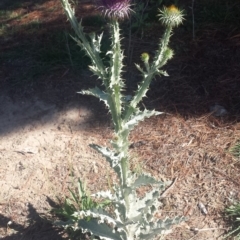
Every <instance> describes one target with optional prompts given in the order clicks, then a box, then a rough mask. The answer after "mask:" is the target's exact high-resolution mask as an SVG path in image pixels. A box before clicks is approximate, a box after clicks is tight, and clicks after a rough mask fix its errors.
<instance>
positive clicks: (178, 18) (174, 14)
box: [158, 5, 184, 27]
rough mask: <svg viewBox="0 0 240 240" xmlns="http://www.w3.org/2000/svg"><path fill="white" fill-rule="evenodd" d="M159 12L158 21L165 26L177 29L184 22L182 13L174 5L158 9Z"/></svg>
mask: <svg viewBox="0 0 240 240" xmlns="http://www.w3.org/2000/svg"><path fill="white" fill-rule="evenodd" d="M159 12H160V14H159V15H158V16H159V17H160V18H159V21H161V22H162V24H164V25H166V26H170V27H177V26H178V25H179V24H181V23H182V21H183V20H184V18H183V16H184V14H183V11H181V10H179V9H178V8H177V7H175V6H174V5H171V6H170V7H163V10H160V9H159Z"/></svg>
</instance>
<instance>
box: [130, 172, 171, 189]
mask: <svg viewBox="0 0 240 240" xmlns="http://www.w3.org/2000/svg"><path fill="white" fill-rule="evenodd" d="M148 184H159V186H160V187H161V188H162V189H161V190H164V188H165V186H166V184H165V183H164V182H159V181H157V180H156V179H155V178H153V177H150V176H148V175H144V174H142V175H140V176H138V178H137V179H136V180H135V182H134V183H133V184H132V188H137V187H140V186H142V185H148Z"/></svg>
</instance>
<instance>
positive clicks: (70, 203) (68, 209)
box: [53, 179, 111, 239]
mask: <svg viewBox="0 0 240 240" xmlns="http://www.w3.org/2000/svg"><path fill="white" fill-rule="evenodd" d="M69 193H70V197H66V198H65V200H64V202H63V204H62V206H61V207H60V208H59V209H53V211H54V212H55V213H56V214H57V215H59V216H60V217H62V218H63V219H64V220H67V221H69V222H74V221H77V217H75V216H74V215H73V214H74V213H75V212H77V211H81V210H83V211H87V210H90V209H99V208H106V207H107V206H109V205H110V203H111V202H110V201H106V200H105V201H103V202H96V201H94V200H93V199H92V198H91V196H90V195H89V194H88V193H87V191H86V184H84V183H82V182H81V181H80V179H79V180H78V182H77V188H76V189H75V190H71V189H69ZM90 219H91V218H90V217H86V219H85V220H86V221H89V220H90ZM67 233H68V234H69V237H70V239H74V238H75V237H77V236H79V235H81V230H79V231H73V229H71V228H68V229H67Z"/></svg>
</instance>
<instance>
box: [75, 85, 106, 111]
mask: <svg viewBox="0 0 240 240" xmlns="http://www.w3.org/2000/svg"><path fill="white" fill-rule="evenodd" d="M78 93H80V94H83V95H90V96H94V97H97V98H99V99H100V101H103V102H104V103H105V105H106V106H107V108H109V104H108V101H109V94H108V93H105V92H104V91H102V90H101V89H99V88H98V87H95V88H92V89H89V90H83V91H81V92H78Z"/></svg>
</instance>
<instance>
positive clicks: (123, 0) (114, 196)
mask: <svg viewBox="0 0 240 240" xmlns="http://www.w3.org/2000/svg"><path fill="white" fill-rule="evenodd" d="M61 2H62V5H63V8H64V10H65V13H66V15H67V17H68V20H69V21H70V23H71V26H72V28H73V29H74V31H75V34H76V36H75V37H73V38H74V40H75V41H76V42H77V44H78V45H79V46H80V47H81V48H82V49H83V50H84V51H85V53H86V55H88V57H89V58H90V59H91V62H92V64H91V66H89V68H90V70H91V71H92V72H93V73H94V74H95V75H96V76H97V77H98V78H99V79H101V80H102V85H103V90H102V89H100V88H98V87H95V88H93V89H89V90H83V91H81V92H80V93H81V94H86V95H91V96H95V97H97V98H99V100H101V101H103V102H104V104H105V105H106V107H107V108H108V110H109V113H110V114H111V117H112V122H113V126H114V137H113V139H112V141H111V145H112V147H111V149H109V148H106V147H102V146H98V145H96V144H92V145H91V147H92V148H94V149H95V150H97V151H98V152H99V153H101V154H102V155H103V157H105V159H106V160H107V162H109V164H110V166H111V168H112V169H113V170H114V171H115V173H116V174H117V176H118V179H119V183H118V184H116V185H115V186H114V188H113V191H112V192H111V191H110V190H108V191H101V192H98V193H96V194H93V196H94V197H98V198H101V199H106V200H110V201H111V204H112V207H113V209H114V211H111V212H108V211H106V210H105V209H89V210H85V211H84V210H81V211H76V212H74V213H73V214H72V218H71V219H69V221H67V222H60V223H59V224H60V225H61V226H64V227H65V228H68V227H70V228H72V229H73V230H78V229H81V230H82V231H83V232H90V233H91V234H92V238H93V237H94V236H98V237H99V238H100V239H114V240H118V239H119V240H121V239H126V240H133V239H153V238H154V236H156V235H159V234H166V233H167V230H168V229H169V228H170V227H171V225H173V224H177V223H179V222H181V221H182V220H183V218H182V217H176V218H174V219H169V218H166V219H155V217H154V216H155V213H156V211H157V210H158V208H159V207H160V205H161V204H160V201H159V200H158V198H160V197H161V193H162V192H163V191H164V189H165V187H166V186H167V184H168V183H163V182H161V181H158V180H157V179H155V178H154V177H152V176H149V175H148V174H140V175H137V174H135V173H133V172H132V171H131V170H130V166H129V159H130V156H129V155H130V154H129V146H130V142H129V134H130V132H131V131H132V130H133V129H134V127H135V126H137V125H138V123H139V122H140V121H143V120H144V119H145V118H149V117H151V116H155V115H158V114H161V112H157V111H155V110H147V109H144V110H141V109H140V108H139V107H138V104H139V103H140V101H141V100H142V99H143V98H144V97H145V96H146V93H147V91H148V89H149V85H150V83H151V80H152V79H153V78H154V77H155V76H156V75H160V76H161V75H164V76H167V73H166V72H165V71H163V70H162V69H161V68H162V67H163V66H164V65H165V64H166V63H167V61H168V60H169V59H171V58H172V57H173V51H172V50H171V49H170V48H169V47H168V45H169V40H170V37H171V35H172V31H173V28H174V27H176V26H178V25H179V24H180V23H182V21H183V13H182V11H180V10H179V9H178V8H176V7H175V6H170V7H168V8H167V7H164V8H163V10H159V20H160V21H161V22H162V23H163V25H164V26H165V28H166V29H165V31H164V34H163V37H162V39H161V40H160V43H159V46H158V49H157V50H156V54H155V57H154V58H153V60H152V61H150V57H149V54H148V53H143V54H142V55H141V59H142V62H143V63H142V65H143V66H140V65H139V64H136V67H137V69H138V70H139V71H140V73H141V76H142V80H141V82H140V84H139V86H138V87H137V90H136V92H135V94H134V95H133V96H132V97H131V99H129V96H127V95H124V90H125V88H126V86H125V83H124V80H123V78H122V72H123V67H124V65H123V58H124V55H123V50H122V46H121V34H120V28H119V20H123V19H124V18H127V17H128V16H129V14H130V13H131V9H130V0H102V1H101V4H102V5H101V6H100V9H101V10H102V11H103V14H104V15H105V16H106V17H107V18H108V19H109V31H110V36H111V46H110V49H109V50H108V52H107V53H106V54H107V56H108V59H109V61H108V63H105V61H104V59H103V58H101V40H102V34H100V35H96V34H95V33H91V34H89V35H86V34H85V33H84V31H83V27H82V24H81V22H80V23H79V22H78V20H77V18H76V17H75V14H74V9H73V8H72V7H71V5H70V4H69V2H68V0H61ZM143 185H150V186H151V187H152V190H150V191H149V192H147V193H146V194H145V196H144V197H143V198H140V197H139V196H138V195H137V192H136V190H137V189H138V188H139V187H141V186H143ZM86 218H87V219H88V221H86Z"/></svg>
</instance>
